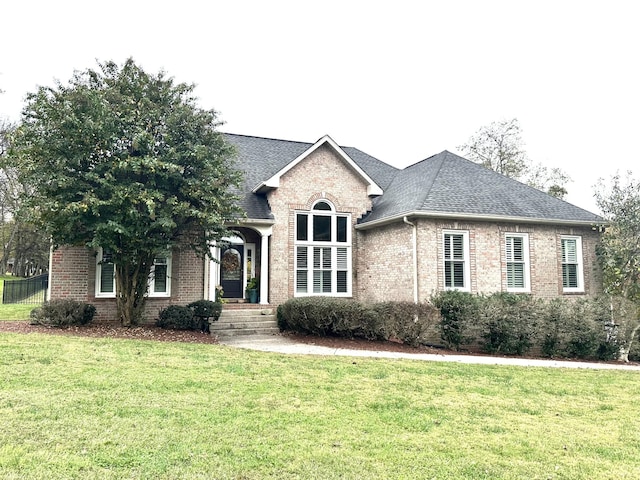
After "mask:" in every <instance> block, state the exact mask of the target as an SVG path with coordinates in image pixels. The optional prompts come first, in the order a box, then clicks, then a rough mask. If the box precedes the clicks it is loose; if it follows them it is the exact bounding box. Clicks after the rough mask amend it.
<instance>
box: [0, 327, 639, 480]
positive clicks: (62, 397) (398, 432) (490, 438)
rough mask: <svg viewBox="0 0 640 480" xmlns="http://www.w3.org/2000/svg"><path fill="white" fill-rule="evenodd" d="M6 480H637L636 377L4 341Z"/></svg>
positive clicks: (1, 388)
mask: <svg viewBox="0 0 640 480" xmlns="http://www.w3.org/2000/svg"><path fill="white" fill-rule="evenodd" d="M0 380H1V383H0V418H1V419H2V421H1V422H0V478H3V479H52V478H54V479H55V478H64V479H75V478H77V479H120V478H130V479H179V478H185V479H198V478H202V479H210V478H215V479H262V478H274V479H307V478H309V479H316V478H317V479H363V478H367V479H368V478H393V479H401V478H406V479H417V478H434V479H452V478H456V479H458V478H469V479H527V480H534V479H572V480H575V479H598V478H612V479H613V478H615V479H635V478H640V455H639V454H640V402H638V401H637V399H638V398H640V381H638V374H637V372H625V371H591V370H565V369H544V368H516V367H499V366H473V365H459V364H453V363H451V364H446V363H429V362H419V361H409V360H382V359H362V358H357V359H355V358H348V357H340V358H338V357H330V358H324V357H306V356H287V355H280V354H272V353H262V352H253V351H247V350H240V349H233V348H230V347H225V346H217V345H202V344H180V343H162V342H153V341H133V340H113V339H89V338H76V337H62V336H53V335H51V336H49V335H39V334H30V335H18V334H0Z"/></svg>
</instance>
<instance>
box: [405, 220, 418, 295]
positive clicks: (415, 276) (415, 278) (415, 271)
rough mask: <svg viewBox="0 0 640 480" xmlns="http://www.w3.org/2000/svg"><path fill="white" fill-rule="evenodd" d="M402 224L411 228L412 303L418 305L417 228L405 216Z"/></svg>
mask: <svg viewBox="0 0 640 480" xmlns="http://www.w3.org/2000/svg"><path fill="white" fill-rule="evenodd" d="M402 220H403V221H404V223H406V224H407V225H410V226H412V227H413V238H412V247H413V303H418V226H417V225H416V224H415V223H411V222H410V221H409V219H408V217H407V216H405V217H403V219H402Z"/></svg>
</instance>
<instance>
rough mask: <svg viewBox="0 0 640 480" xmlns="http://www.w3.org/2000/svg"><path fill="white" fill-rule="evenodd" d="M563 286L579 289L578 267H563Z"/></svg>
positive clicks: (566, 265)
mask: <svg viewBox="0 0 640 480" xmlns="http://www.w3.org/2000/svg"><path fill="white" fill-rule="evenodd" d="M562 286H563V287H564V288H578V265H575V264H564V265H562Z"/></svg>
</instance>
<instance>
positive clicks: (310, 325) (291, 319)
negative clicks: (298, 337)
mask: <svg viewBox="0 0 640 480" xmlns="http://www.w3.org/2000/svg"><path fill="white" fill-rule="evenodd" d="M278 326H279V327H280V329H281V330H292V331H294V332H300V333H310V334H313V335H321V336H326V335H336V336H342V337H363V338H368V339H376V338H379V335H378V334H377V333H376V330H377V328H376V325H375V318H374V315H373V312H372V311H371V310H370V309H369V308H367V307H365V306H363V305H362V304H360V303H358V302H354V301H351V300H345V299H339V298H332V297H303V298H292V299H290V300H288V301H286V302H285V303H283V304H282V305H280V307H279V308H278Z"/></svg>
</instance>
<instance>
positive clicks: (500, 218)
mask: <svg viewBox="0 0 640 480" xmlns="http://www.w3.org/2000/svg"><path fill="white" fill-rule="evenodd" d="M405 217H410V218H416V217H421V218H434V219H451V220H480V221H493V222H517V223H537V224H543V225H572V226H580V227H594V226H597V225H602V224H603V223H606V222H596V221H593V222H592V221H589V220H560V219H549V218H528V217H511V216H508V215H477V214H471V213H446V212H442V213H441V212H423V211H420V210H417V211H413V212H404V213H399V214H397V215H393V216H391V217H386V218H381V219H380V220H374V221H373V222H367V223H361V224H358V225H356V226H355V228H356V230H369V229H371V228H376V227H381V226H383V225H388V224H390V223H395V222H402V221H404V218H405Z"/></svg>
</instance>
